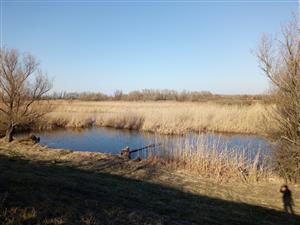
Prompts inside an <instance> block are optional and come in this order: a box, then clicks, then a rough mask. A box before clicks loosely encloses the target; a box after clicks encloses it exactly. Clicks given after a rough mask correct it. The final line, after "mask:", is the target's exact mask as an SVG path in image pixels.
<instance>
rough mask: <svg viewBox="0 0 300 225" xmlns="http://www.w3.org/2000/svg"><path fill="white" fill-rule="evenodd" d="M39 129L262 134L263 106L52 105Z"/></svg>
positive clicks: (73, 103) (195, 104)
mask: <svg viewBox="0 0 300 225" xmlns="http://www.w3.org/2000/svg"><path fill="white" fill-rule="evenodd" d="M52 104H53V105H54V108H55V109H54V111H53V112H51V113H50V114H49V115H48V116H47V118H46V121H45V123H44V125H43V127H41V128H55V127H87V126H91V125H96V126H106V127H115V128H126V129H136V130H142V131H150V132H156V133H161V134H185V133H188V132H191V131H193V132H203V131H213V132H228V133H245V134H262V133H263V130H262V128H263V127H262V126H261V125H262V124H264V123H265V122H267V121H265V118H264V117H263V114H264V113H265V111H266V109H265V107H266V106H264V105H261V104H254V105H250V106H248V105H223V104H222V105H221V104H216V103H213V102H211V103H187V102H182V103H178V102H84V101H58V100H57V101H52Z"/></svg>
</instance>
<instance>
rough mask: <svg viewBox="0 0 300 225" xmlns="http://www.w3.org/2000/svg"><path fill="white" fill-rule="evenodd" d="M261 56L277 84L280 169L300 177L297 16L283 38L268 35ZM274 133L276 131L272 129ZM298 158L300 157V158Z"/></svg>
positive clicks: (275, 116) (290, 176) (299, 36)
mask: <svg viewBox="0 0 300 225" xmlns="http://www.w3.org/2000/svg"><path fill="white" fill-rule="evenodd" d="M257 57H258V59H259V61H260V67H261V69H262V70H263V71H264V72H265V74H266V76H267V77H268V78H269V80H270V81H271V83H272V84H273V93H272V97H273V101H274V102H275V103H276V107H275V109H274V111H273V113H272V114H270V116H271V117H272V118H273V120H274V123H276V125H277V127H279V128H280V131H279V133H278V134H276V135H275V136H274V138H275V139H277V141H278V143H279V145H278V149H277V152H276V154H275V155H276V157H277V159H276V160H277V165H278V167H280V168H278V170H279V171H281V173H283V174H281V175H283V176H285V177H286V178H288V179H294V180H299V179H300V171H299V168H300V30H299V29H298V26H297V20H296V19H295V20H294V21H292V22H291V23H289V24H288V25H287V26H285V27H283V29H282V36H281V38H280V39H274V38H270V37H266V36H264V37H263V38H262V40H261V42H260V45H259V48H258V51H257ZM271 134H272V133H271ZM297 159H298V160H297Z"/></svg>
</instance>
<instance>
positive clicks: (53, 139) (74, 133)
mask: <svg viewBox="0 0 300 225" xmlns="http://www.w3.org/2000/svg"><path fill="white" fill-rule="evenodd" d="M37 135H38V136H40V137H41V144H44V145H47V146H48V147H50V148H65V149H72V150H78V151H92V152H104V153H112V154H118V153H119V152H120V150H121V149H123V148H124V147H126V146H128V147H130V149H136V148H141V147H143V146H146V145H149V144H153V143H163V144H164V148H168V149H167V150H168V151H173V150H174V149H175V148H178V146H182V147H183V146H186V145H187V144H188V145H189V146H190V148H193V146H195V147H196V146H197V145H199V142H201V144H202V145H203V146H205V148H207V149H208V150H210V149H217V150H220V151H221V150H223V151H224V149H227V150H228V151H240V152H243V154H245V155H246V156H247V158H251V159H253V158H254V157H255V155H256V154H257V152H258V151H259V152H260V154H261V155H270V146H269V144H268V142H267V140H265V139H264V138H262V137H259V136H249V135H221V134H212V133H208V134H194V133H193V134H188V135H185V136H166V135H157V134H153V133H145V132H138V131H129V130H118V129H113V128H92V129H84V130H82V129H80V130H73V129H67V130H56V131H47V132H41V133H38V134H37ZM204 142H205V143H204ZM203 143H204V144H203ZM146 154H147V153H146V152H145V151H143V152H138V153H135V154H133V155H132V157H133V158H134V157H136V156H137V155H139V156H141V157H142V158H145V157H146Z"/></svg>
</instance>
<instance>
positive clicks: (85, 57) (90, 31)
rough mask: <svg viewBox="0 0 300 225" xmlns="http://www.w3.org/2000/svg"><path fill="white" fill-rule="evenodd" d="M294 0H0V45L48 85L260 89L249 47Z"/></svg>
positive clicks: (284, 16) (275, 28)
mask: <svg viewBox="0 0 300 225" xmlns="http://www.w3.org/2000/svg"><path fill="white" fill-rule="evenodd" d="M292 12H294V13H296V12H297V0H295V1H288V0H287V1H281V2H277V3H276V2H275V1H273V2H266V1H264V2H260V1H255V2H251V1H247V2H243V1H231V2H228V1H227V2H226V1H219V2H209V1H205V2H203V1H202V2H201V1H189V2H185V1H180V2H179V1H177V2H174V1H173V2H171V1H164V2H155V1H121V0H120V1H112V2H109V1H101V0H99V1H96V0H95V1H66V0H65V1H62V2H59V1H55V0H54V1H34V0H31V1H26V0H23V1H14V0H7V1H6V0H2V13H1V17H2V29H1V32H2V33H1V35H2V43H3V45H4V46H6V47H9V48H11V47H14V48H17V49H19V50H20V51H21V52H30V53H32V54H33V55H34V56H35V57H36V58H38V59H39V61H40V63H41V68H42V69H43V70H44V71H46V72H47V74H48V76H50V77H53V78H54V90H55V91H61V90H66V91H101V92H104V93H108V94H111V93H113V92H114V91H115V90H116V89H121V90H124V91H125V92H127V91H131V90H140V89H144V88H154V89H165V88H166V89H175V90H179V91H181V90H184V89H185V90H199V91H200V90H207V91H211V92H214V93H224V94H244V93H249V94H254V93H262V92H264V91H265V90H266V89H267V87H268V81H267V80H266V78H265V77H264V75H263V74H262V72H261V71H260V70H259V68H258V63H257V59H256V57H255V56H254V55H253V53H251V50H255V49H256V47H257V44H258V41H259V39H260V37H261V35H262V33H263V32H265V33H277V32H279V31H280V27H281V25H282V24H283V23H284V22H286V21H288V20H289V19H290V18H291V15H292Z"/></svg>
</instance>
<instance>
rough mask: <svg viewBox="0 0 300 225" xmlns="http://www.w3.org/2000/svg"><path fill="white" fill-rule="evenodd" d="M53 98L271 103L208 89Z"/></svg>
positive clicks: (262, 98) (56, 97)
mask: <svg viewBox="0 0 300 225" xmlns="http://www.w3.org/2000/svg"><path fill="white" fill-rule="evenodd" d="M45 99H51V100H80V101H177V102H211V101H212V102H215V103H220V104H229V105H251V104H255V103H270V99H269V98H268V96H267V95H220V94H212V93H210V92H208V91H181V92H178V91H175V90H167V89H165V90H155V89H143V90H141V91H131V92H129V93H124V92H123V91H121V90H117V91H115V93H114V94H113V95H107V94H104V93H101V92H97V93H93V92H81V93H78V92H60V93H58V92H54V93H53V94H51V95H48V96H46V97H45Z"/></svg>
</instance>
